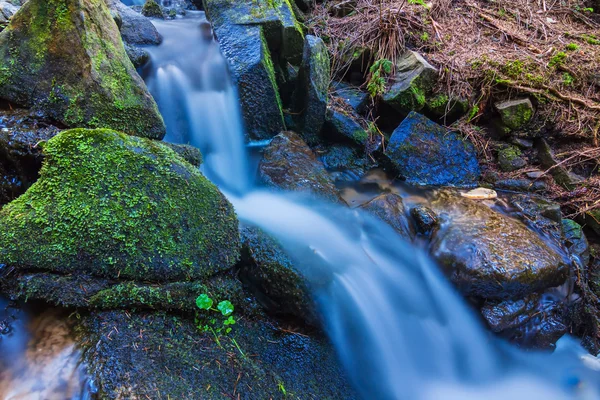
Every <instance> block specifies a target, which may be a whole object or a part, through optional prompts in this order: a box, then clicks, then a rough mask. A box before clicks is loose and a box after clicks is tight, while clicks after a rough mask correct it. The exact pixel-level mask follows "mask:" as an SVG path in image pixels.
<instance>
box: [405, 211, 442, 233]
mask: <svg viewBox="0 0 600 400" xmlns="http://www.w3.org/2000/svg"><path fill="white" fill-rule="evenodd" d="M410 216H411V217H412V219H413V221H414V222H415V225H416V227H417V233H418V234H420V235H423V236H429V235H431V233H432V232H433V230H434V229H436V228H437V227H438V226H439V220H438V216H437V215H436V213H435V212H434V211H433V210H432V209H431V208H429V207H427V206H424V205H421V204H419V205H416V206H414V207H413V208H412V209H411V210H410Z"/></svg>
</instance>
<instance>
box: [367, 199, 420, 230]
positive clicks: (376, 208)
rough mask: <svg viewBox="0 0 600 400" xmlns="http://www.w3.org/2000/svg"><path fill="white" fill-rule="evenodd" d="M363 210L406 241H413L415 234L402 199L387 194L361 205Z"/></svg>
mask: <svg viewBox="0 0 600 400" xmlns="http://www.w3.org/2000/svg"><path fill="white" fill-rule="evenodd" d="M361 208H362V209H363V210H365V211H368V212H369V213H371V214H372V215H374V216H376V217H377V218H379V219H381V220H382V221H383V222H385V223H387V224H388V225H389V226H391V227H392V228H393V229H394V230H395V231H396V232H398V234H399V235H400V236H402V237H403V238H404V239H407V240H409V241H410V240H412V239H413V238H414V237H415V232H414V230H413V227H412V226H411V224H410V222H409V220H408V217H407V212H406V209H405V208H404V203H403V202H402V197H400V196H398V195H397V194H395V193H385V194H382V195H379V196H377V197H375V198H374V199H373V200H371V201H369V202H368V203H365V204H363V205H361Z"/></svg>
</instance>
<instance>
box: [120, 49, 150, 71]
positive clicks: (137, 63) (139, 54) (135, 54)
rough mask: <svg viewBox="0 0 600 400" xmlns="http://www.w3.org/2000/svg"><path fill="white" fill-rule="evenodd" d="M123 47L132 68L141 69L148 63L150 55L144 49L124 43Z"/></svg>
mask: <svg viewBox="0 0 600 400" xmlns="http://www.w3.org/2000/svg"><path fill="white" fill-rule="evenodd" d="M124 45H125V52H126V53H127V57H129V60H130V61H131V63H132V64H133V66H134V67H136V68H139V67H142V66H144V65H145V64H146V63H147V62H148V61H150V54H149V53H148V51H146V50H145V49H142V48H140V47H136V46H131V45H128V44H127V43H124Z"/></svg>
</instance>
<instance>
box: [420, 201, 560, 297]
mask: <svg viewBox="0 0 600 400" xmlns="http://www.w3.org/2000/svg"><path fill="white" fill-rule="evenodd" d="M431 208H432V209H433V210H434V211H435V212H436V214H437V215H438V216H439V217H440V220H441V224H440V229H438V230H436V231H435V233H434V234H433V237H432V244H431V254H432V255H433V257H434V258H435V259H437V261H438V262H439V263H440V265H441V266H442V269H443V270H444V271H445V272H446V274H447V275H448V276H449V278H450V280H451V281H452V282H453V283H454V284H455V285H456V286H457V287H458V289H459V290H460V291H461V292H462V293H463V294H464V295H466V296H475V297H479V298H485V299H518V298H521V297H523V296H526V295H528V294H531V293H533V292H538V291H541V290H544V289H547V288H550V287H554V286H558V285H560V284H562V283H564V282H565V280H566V279H567V277H568V271H569V265H570V262H569V260H568V258H567V257H566V253H564V252H563V251H561V250H560V249H559V248H557V247H556V246H554V245H553V243H552V242H551V241H545V240H544V239H543V238H542V237H540V236H539V235H538V234H536V233H535V232H533V231H531V230H529V229H528V228H527V227H526V226H525V225H524V224H523V223H522V222H520V221H518V220H516V219H512V218H510V217H508V216H506V215H503V214H501V213H499V212H496V211H494V210H492V209H491V208H489V207H487V206H486V205H484V204H482V203H480V202H478V201H476V200H471V199H467V198H464V197H461V196H458V195H456V194H454V193H452V192H451V191H448V190H443V191H441V192H439V193H438V194H437V196H436V199H435V200H434V201H433V202H432V203H431Z"/></svg>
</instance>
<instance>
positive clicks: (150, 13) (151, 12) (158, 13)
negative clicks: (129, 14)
mask: <svg viewBox="0 0 600 400" xmlns="http://www.w3.org/2000/svg"><path fill="white" fill-rule="evenodd" d="M142 15H143V16H144V17H149V18H161V19H164V18H165V15H164V13H163V10H162V8H161V7H160V5H159V4H158V3H157V2H156V1H154V0H146V2H145V3H144V6H143V7H142Z"/></svg>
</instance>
